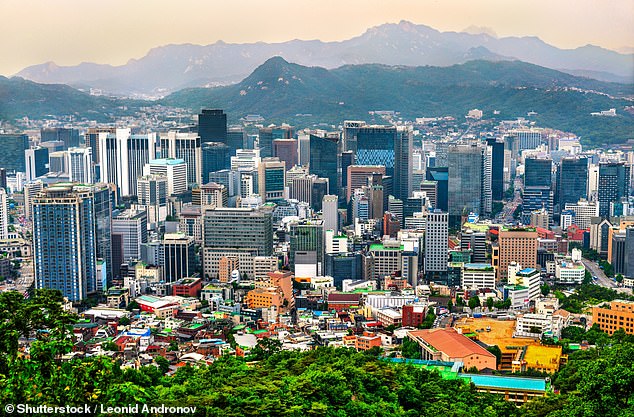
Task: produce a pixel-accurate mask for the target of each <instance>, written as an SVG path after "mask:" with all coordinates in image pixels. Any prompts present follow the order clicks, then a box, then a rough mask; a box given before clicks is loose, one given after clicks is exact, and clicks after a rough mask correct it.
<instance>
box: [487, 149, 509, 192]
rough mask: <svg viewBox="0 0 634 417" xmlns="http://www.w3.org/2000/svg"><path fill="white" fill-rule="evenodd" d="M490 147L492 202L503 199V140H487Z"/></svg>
mask: <svg viewBox="0 0 634 417" xmlns="http://www.w3.org/2000/svg"><path fill="white" fill-rule="evenodd" d="M487 145H488V146H490V147H491V197H492V198H493V200H494V201H499V200H502V199H503V198H504V159H505V155H504V140H502V139H497V138H488V139H487Z"/></svg>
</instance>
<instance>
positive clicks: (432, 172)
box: [425, 167, 449, 211]
mask: <svg viewBox="0 0 634 417" xmlns="http://www.w3.org/2000/svg"><path fill="white" fill-rule="evenodd" d="M425 179H426V180H427V181H436V184H437V185H436V192H437V194H436V206H437V207H436V208H437V209H440V210H443V211H447V209H448V204H449V194H448V193H449V168H448V167H427V172H426V176H425Z"/></svg>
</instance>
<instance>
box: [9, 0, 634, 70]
mask: <svg viewBox="0 0 634 417" xmlns="http://www.w3.org/2000/svg"><path fill="white" fill-rule="evenodd" d="M400 20H409V21H412V22H414V23H418V24H425V25H428V26H432V27H434V28H436V29H438V30H441V31H461V30H463V29H465V28H466V27H468V26H472V25H475V26H482V27H488V28H491V29H493V30H494V31H495V32H496V33H497V34H498V36H512V35H516V36H526V35H533V36H539V37H540V38H542V39H543V40H544V41H546V42H548V43H551V44H554V45H556V46H558V47H562V48H575V47H578V46H583V45H586V44H588V43H591V44H594V45H600V46H603V47H606V48H610V49H618V48H622V47H634V0H517V1H513V0H363V1H358V0H334V1H333V0H317V1H312V0H311V1H308V0H198V1H196V0H101V1H96V0H0V25H1V26H0V57H1V58H0V74H3V75H12V74H14V73H16V72H18V71H19V70H21V69H22V68H24V67H26V66H29V65H34V64H40V63H43V62H47V61H54V62H56V63H57V64H59V65H74V64H78V63H80V62H83V61H87V62H97V63H108V64H113V65H120V64H123V63H125V62H126V61H128V60H129V59H130V58H140V57H142V56H143V55H145V54H146V52H147V51H148V50H149V49H150V48H152V47H155V46H160V45H165V44H169V43H196V44H209V43H214V42H216V41H217V40H223V41H225V42H255V41H259V40H261V41H265V42H281V41H286V40H290V39H321V40H325V41H333V40H343V39H348V38H351V37H354V36H357V35H360V34H361V33H363V32H364V31H365V30H366V29H367V28H368V27H371V26H376V25H380V24H382V23H386V22H398V21H400Z"/></svg>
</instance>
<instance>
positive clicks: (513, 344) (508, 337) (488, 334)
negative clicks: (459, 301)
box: [454, 317, 539, 353]
mask: <svg viewBox="0 0 634 417" xmlns="http://www.w3.org/2000/svg"><path fill="white" fill-rule="evenodd" d="M454 327H456V328H458V327H461V328H462V329H463V331H462V332H463V333H468V332H475V331H476V330H479V329H483V330H485V331H481V332H477V334H478V340H480V341H481V342H483V343H486V344H487V345H491V346H492V345H498V346H499V347H500V350H501V351H502V353H508V352H516V351H517V348H519V347H522V346H529V345H539V342H538V341H535V340H533V339H530V338H522V337H513V332H514V331H515V320H496V319H491V318H487V317H483V318H478V319H474V318H470V317H467V318H462V319H460V320H458V321H456V323H455V324H454ZM488 327H490V328H491V331H486V329H487V328H488Z"/></svg>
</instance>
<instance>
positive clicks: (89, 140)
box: [84, 127, 117, 164]
mask: <svg viewBox="0 0 634 417" xmlns="http://www.w3.org/2000/svg"><path fill="white" fill-rule="evenodd" d="M116 132H117V129H116V128H114V127H97V128H94V127H91V128H88V130H86V134H85V135H84V143H85V144H86V146H88V147H90V148H91V149H92V161H93V162H94V163H95V164H98V163H99V162H100V160H99V157H100V156H101V153H100V152H99V134H100V133H112V134H113V135H114V134H115V133H116Z"/></svg>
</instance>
